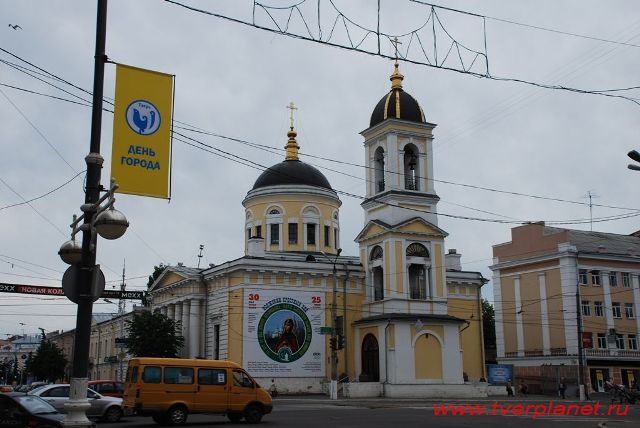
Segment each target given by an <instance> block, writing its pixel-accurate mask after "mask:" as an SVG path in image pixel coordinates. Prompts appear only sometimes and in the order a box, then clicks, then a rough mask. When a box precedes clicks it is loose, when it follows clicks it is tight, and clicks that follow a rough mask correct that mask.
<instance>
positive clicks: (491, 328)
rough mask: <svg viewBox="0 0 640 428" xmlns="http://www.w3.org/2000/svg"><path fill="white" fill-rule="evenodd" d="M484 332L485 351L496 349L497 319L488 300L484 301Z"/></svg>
mask: <svg viewBox="0 0 640 428" xmlns="http://www.w3.org/2000/svg"><path fill="white" fill-rule="evenodd" d="M482 331H483V333H484V347H485V349H495V347H496V318H495V312H494V310H493V305H492V304H491V303H489V301H488V300H486V299H482Z"/></svg>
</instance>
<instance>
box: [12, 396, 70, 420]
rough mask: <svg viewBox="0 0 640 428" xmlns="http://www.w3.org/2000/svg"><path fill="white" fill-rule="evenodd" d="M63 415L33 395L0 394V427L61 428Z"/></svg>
mask: <svg viewBox="0 0 640 428" xmlns="http://www.w3.org/2000/svg"><path fill="white" fill-rule="evenodd" d="M63 418H64V415H63V414H61V413H58V411H57V410H56V409H55V408H54V407H53V406H52V405H51V404H49V403H47V402H46V401H44V400H43V399H42V398H40V397H36V396H35V395H26V394H20V393H17V392H13V393H6V394H4V393H0V427H2V428H27V427H29V428H40V427H43V428H44V427H47V428H52V427H60V428H63V425H62V419H63Z"/></svg>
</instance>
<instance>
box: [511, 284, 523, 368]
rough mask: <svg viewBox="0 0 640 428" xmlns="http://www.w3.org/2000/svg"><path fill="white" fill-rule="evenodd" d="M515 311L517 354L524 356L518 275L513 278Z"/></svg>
mask: <svg viewBox="0 0 640 428" xmlns="http://www.w3.org/2000/svg"><path fill="white" fill-rule="evenodd" d="M513 289H514V294H515V300H516V302H515V311H516V339H517V343H518V348H517V350H518V356H519V357H524V326H523V325H522V301H521V300H520V277H515V278H513Z"/></svg>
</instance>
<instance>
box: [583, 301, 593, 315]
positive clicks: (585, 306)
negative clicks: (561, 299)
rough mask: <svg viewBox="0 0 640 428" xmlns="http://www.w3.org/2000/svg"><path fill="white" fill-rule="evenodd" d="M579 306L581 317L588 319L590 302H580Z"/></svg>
mask: <svg viewBox="0 0 640 428" xmlns="http://www.w3.org/2000/svg"><path fill="white" fill-rule="evenodd" d="M581 306H582V315H583V316H585V317H590V316H591V302H589V301H588V300H583V301H582V302H581Z"/></svg>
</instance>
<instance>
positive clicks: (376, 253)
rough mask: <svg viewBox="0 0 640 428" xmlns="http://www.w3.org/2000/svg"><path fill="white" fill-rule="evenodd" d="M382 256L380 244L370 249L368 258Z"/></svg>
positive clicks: (376, 258)
mask: <svg viewBox="0 0 640 428" xmlns="http://www.w3.org/2000/svg"><path fill="white" fill-rule="evenodd" d="M381 258H382V247H381V246H380V245H376V246H375V247H373V249H372V250H371V254H370V255H369V260H371V261H374V260H379V259H381Z"/></svg>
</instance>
